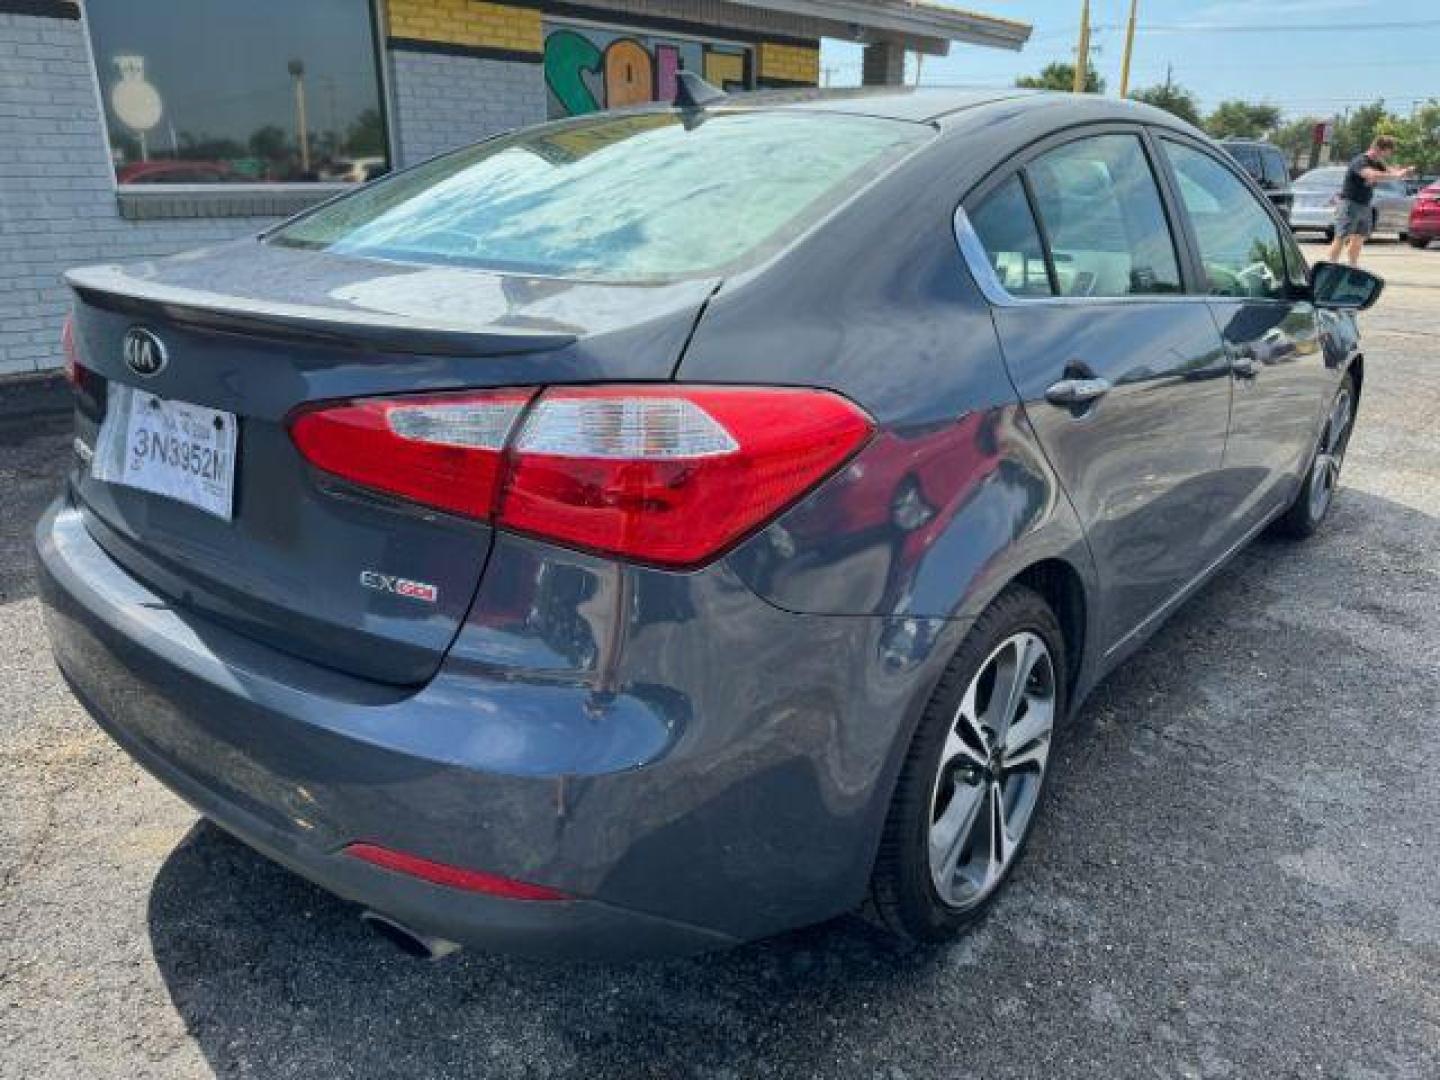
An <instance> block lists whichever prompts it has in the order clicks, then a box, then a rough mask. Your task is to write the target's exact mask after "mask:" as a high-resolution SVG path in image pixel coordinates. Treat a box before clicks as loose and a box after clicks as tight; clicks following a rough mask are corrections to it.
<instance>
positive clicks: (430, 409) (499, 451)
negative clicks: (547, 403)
mask: <svg viewBox="0 0 1440 1080" xmlns="http://www.w3.org/2000/svg"><path fill="white" fill-rule="evenodd" d="M534 396H535V391H533V390H502V391H497V392H494V393H487V394H436V395H430V396H426V397H413V398H388V399H375V400H365V401H352V402H347V403H345V404H343V405H334V406H330V407H328V408H320V409H313V410H309V411H306V412H302V413H300V414H298V415H297V416H296V417H295V418H294V419H293V420H292V421H291V423H290V436H291V438H293V439H294V440H295V445H296V446H298V447H299V448H300V452H301V453H302V454H304V455H305V457H306V458H307V459H308V460H309V461H310V462H311V463H312V464H314V465H316V466H318V467H319V468H321V469H324V470H325V471H326V472H330V473H334V474H335V475H336V476H342V477H344V478H345V479H346V480H350V481H352V482H353V483H356V484H361V485H364V486H365V487H371V488H375V489H377V490H379V491H385V492H389V493H390V494H392V495H399V496H402V497H403V498H407V499H412V500H414V501H415V502H418V503H424V504H425V505H426V506H434V507H438V508H439V509H441V510H449V511H451V512H453V513H456V514H464V515H466V516H468V517H479V518H488V517H489V516H490V515H491V513H492V511H493V510H494V508H495V496H496V493H497V491H498V490H499V480H500V468H501V465H502V464H503V460H504V459H503V451H504V449H505V443H506V441H507V440H508V439H509V437H510V431H511V429H512V428H513V427H514V426H515V421H516V420H518V419H519V418H520V414H521V413H522V412H524V410H525V406H526V405H528V404H529V403H530V399H531V398H532V397H534Z"/></svg>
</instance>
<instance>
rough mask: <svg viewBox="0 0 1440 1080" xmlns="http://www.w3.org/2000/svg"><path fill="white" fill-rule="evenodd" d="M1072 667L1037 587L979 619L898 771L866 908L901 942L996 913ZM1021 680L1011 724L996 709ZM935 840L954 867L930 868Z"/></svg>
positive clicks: (1028, 825) (1035, 809)
mask: <svg viewBox="0 0 1440 1080" xmlns="http://www.w3.org/2000/svg"><path fill="white" fill-rule="evenodd" d="M1067 670H1068V669H1067V667H1066V654H1065V639H1064V636H1063V635H1062V633H1061V630H1060V624H1059V622H1058V621H1057V620H1056V617H1055V613H1054V612H1053V611H1051V610H1050V607H1049V605H1047V604H1046V603H1045V601H1044V600H1042V599H1041V598H1040V596H1039V595H1038V594H1037V593H1035V592H1034V591H1033V590H1031V589H1028V588H1026V587H1024V586H1020V585H1012V586H1010V587H1009V588H1008V589H1006V590H1005V592H1003V593H1002V594H1001V595H1000V596H999V597H998V598H997V599H996V600H995V602H994V603H993V604H991V605H990V607H989V608H987V609H986V610H985V612H984V614H982V615H981V616H980V618H979V619H977V620H976V622H975V625H974V626H973V627H972V628H971V630H970V633H969V634H968V635H966V637H965V640H964V642H962V643H961V645H960V648H959V649H958V650H956V653H955V655H954V657H952V658H951V660H950V663H949V665H948V666H947V667H946V669H945V673H944V674H943V675H942V676H941V678H940V682H939V684H938V685H937V686H936V688H935V691H934V693H933V694H932V695H931V698H930V702H929V704H928V705H927V706H926V708H925V712H924V715H923V716H922V717H921V720H920V724H919V726H918V727H917V728H916V731H915V734H914V736H913V738H912V740H911V743H910V747H909V749H908V751H907V753H906V756H905V762H904V765H903V766H902V767H901V770H900V777H899V780H898V781H897V783H896V787H895V795H894V798H893V799H892V801H891V804H890V810H889V813H888V815H887V817H886V821H885V831H884V834H883V836H882V839H881V843H880V851H879V854H878V855H877V857H876V860H875V867H874V870H873V871H872V873H871V879H870V895H869V898H868V899H867V902H866V906H865V911H866V914H867V915H869V916H870V917H871V918H872V919H874V921H876V922H878V923H880V924H881V925H882V926H884V927H885V928H886V929H888V930H890V931H892V932H893V933H895V934H897V935H899V936H901V937H904V938H909V939H911V940H915V941H941V940H944V939H947V938H950V937H953V936H954V935H955V934H957V933H959V932H960V931H961V930H963V929H964V928H965V927H967V926H969V925H971V924H973V923H974V922H976V921H977V920H978V919H980V918H981V917H982V916H983V915H984V914H985V912H986V911H987V910H988V909H989V907H990V905H991V904H992V903H993V902H994V900H995V897H996V896H997V895H998V894H999V892H1000V889H1001V886H1002V885H1003V884H1004V883H1005V881H1006V880H1007V879H1008V877H1009V875H1010V873H1011V871H1013V870H1014V868H1015V865H1016V864H1017V863H1018V862H1019V860H1020V857H1021V855H1022V854H1023V853H1024V850H1025V846H1026V842H1027V841H1028V840H1029V837H1030V834H1031V832H1032V831H1033V826H1034V823H1035V820H1036V817H1037V815H1038V813H1039V811H1040V809H1041V806H1042V804H1043V796H1044V793H1045V787H1046V783H1045V781H1046V779H1047V777H1048V773H1049V768H1048V766H1049V759H1050V749H1051V746H1052V744H1053V739H1054V732H1055V728H1056V726H1057V725H1058V724H1059V723H1060V721H1061V720H1062V719H1063V718H1064V716H1065V709H1066V705H1067V699H1066V694H1067V688H1066V679H1065V673H1066V671H1067ZM1017 671H1018V672H1020V673H1021V674H1022V676H1025V677H1023V678H1022V680H1021V683H1020V687H1019V689H1020V694H1019V699H1018V702H1017V705H1016V708H1015V710H1014V711H1013V719H1014V720H1015V721H1016V722H1014V723H1010V722H1008V721H1006V720H1004V719H1003V717H1004V714H1005V713H1006V710H1005V709H1004V708H1001V707H998V706H1000V704H1001V702H1002V701H1003V700H1004V699H1006V698H1007V697H1011V695H1009V694H1008V693H1007V691H1009V690H1010V688H1012V687H1014V686H1015V685H1016V682H1015V679H1014V674H1015V673H1016V672H1017ZM1012 700H1014V699H1013V698H1012ZM962 706H963V707H964V708H963V709H962ZM962 715H968V716H969V717H970V718H971V719H970V721H967V720H965V719H962ZM1002 723H1003V724H1004V728H1001V724H1002ZM1006 729H1008V730H1006ZM1002 731H1003V732H1004V734H1003V736H1002V735H1001V732H1002ZM981 762H984V764H981ZM997 793H998V796H999V798H998V801H997V799H996V794H997ZM997 813H998V816H999V820H1000V822H1001V823H1002V827H1001V828H1000V829H998V830H997V829H996V827H995V826H996V823H997ZM963 822H968V823H969V824H968V827H967V826H966V825H964V824H962V823H963ZM962 832H963V833H964V835H962ZM952 836H953V843H946V842H945V841H946V838H947V837H952ZM932 841H933V842H934V846H935V847H936V849H937V851H940V850H943V851H944V852H945V853H946V854H947V856H948V858H939V857H937V861H936V863H935V864H932V854H931V852H932ZM997 847H998V849H999V851H1000V855H999V857H998V861H997V856H996V851H997ZM932 865H933V867H934V868H933V870H932ZM947 867H948V868H949V869H948V874H947V872H946V868H947ZM941 881H944V882H945V883H946V886H945V891H944V892H943V893H942V891H941V889H940V887H939V884H938V883H939V882H941Z"/></svg>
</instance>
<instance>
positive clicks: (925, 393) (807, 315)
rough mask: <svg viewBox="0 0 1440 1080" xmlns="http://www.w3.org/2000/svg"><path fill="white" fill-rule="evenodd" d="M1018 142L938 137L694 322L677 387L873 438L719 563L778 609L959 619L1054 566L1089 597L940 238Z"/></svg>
mask: <svg viewBox="0 0 1440 1080" xmlns="http://www.w3.org/2000/svg"><path fill="white" fill-rule="evenodd" d="M1014 137H1015V136H1014V135H1007V134H1005V133H1004V129H1003V127H1001V126H999V125H990V126H984V127H981V128H980V129H979V131H978V132H977V131H973V130H972V131H971V132H970V133H969V134H967V135H966V136H964V137H963V138H961V137H956V135H955V134H951V133H946V134H942V135H941V136H940V137H938V138H937V139H936V141H935V143H934V144H932V145H931V146H930V147H928V148H927V149H926V150H924V151H922V152H921V153H920V154H918V155H916V156H915V157H912V158H911V159H909V160H908V161H907V162H906V163H905V164H903V165H902V166H901V167H899V168H898V169H897V170H895V171H894V172H892V173H891V174H889V175H888V176H887V177H885V178H883V179H882V180H881V181H879V182H878V183H877V184H875V185H872V186H871V187H870V188H868V189H866V190H865V191H863V192H861V193H860V194H859V195H858V196H856V197H855V198H854V199H853V200H851V201H850V202H849V203H848V204H846V205H845V206H843V207H841V208H840V210H838V211H837V212H836V213H835V214H833V215H831V217H830V218H829V219H828V220H827V221H826V222H824V223H823V224H822V227H820V228H818V229H816V230H814V231H813V232H811V233H810V234H809V235H808V236H807V237H806V238H805V239H803V240H802V241H801V242H800V243H799V244H797V245H796V246H794V247H792V248H791V249H789V250H788V251H787V252H785V253H784V254H782V255H781V256H779V257H778V258H777V259H775V260H773V261H772V262H771V263H769V264H767V265H765V266H762V267H760V268H757V269H756V270H754V271H752V272H751V273H749V274H747V275H745V276H744V277H742V278H739V279H736V280H732V281H730V282H728V283H727V284H726V285H725V286H723V287H722V289H721V290H720V291H719V293H717V295H716V296H715V297H714V298H713V299H712V301H711V303H710V305H709V307H708V309H707V311H706V313H705V315H704V316H703V318H702V319H701V321H700V324H699V326H698V327H697V330H696V333H695V336H694V338H693V339H692V342H691V344H690V347H689V348H688V349H687V351H686V354H685V357H684V359H683V360H682V362H681V365H680V368H679V378H680V379H681V380H683V381H691V382H707V383H760V384H766V383H769V384H775V383H779V384H787V385H800V386H815V387H823V388H826V389H830V390H833V391H835V392H837V393H840V394H843V395H844V396H846V397H848V398H850V399H851V400H853V401H855V402H856V403H857V404H859V405H861V406H862V407H863V408H865V409H866V410H868V411H869V413H870V414H871V415H872V416H873V417H874V418H875V421H876V424H877V433H876V436H875V438H874V439H873V440H872V441H871V442H870V443H869V445H868V446H867V447H866V448H865V449H864V450H863V451H861V453H860V454H859V455H858V456H857V457H855V458H854V459H853V460H852V461H851V462H850V463H849V464H848V465H847V466H846V467H845V468H843V469H842V470H841V471H840V472H839V473H838V474H837V475H835V476H834V477H832V478H831V479H830V480H829V481H828V482H827V483H825V484H824V485H822V486H821V487H820V488H819V489H818V490H816V491H815V492H814V493H812V494H811V495H810V496H809V497H808V498H806V499H805V500H804V501H802V502H801V503H800V504H798V505H797V506H795V507H793V508H792V509H791V510H790V511H789V512H787V513H786V514H784V515H782V517H781V518H780V519H779V520H777V521H776V522H774V523H773V524H772V525H771V526H770V527H769V528H767V529H765V530H763V531H761V532H760V533H759V534H757V535H756V536H754V537H752V538H751V539H750V540H749V541H747V542H746V543H744V544H743V545H741V546H740V547H739V548H738V549H737V550H736V551H734V552H733V553H732V554H731V555H730V556H729V560H728V561H729V564H730V566H731V567H733V569H734V571H735V572H736V574H737V575H738V576H739V577H740V578H741V579H742V580H743V581H745V582H746V583H747V584H748V585H749V586H750V587H751V588H753V589H754V590H755V591H756V592H758V593H759V594H760V595H761V596H763V597H764V598H765V599H767V600H769V601H770V602H771V603H773V604H775V605H776V606H778V607H781V608H784V609H786V610H789V611H794V612H801V613H815V614H830V615H835V614H842V615H873V616H884V617H895V616H904V617H911V618H915V619H921V620H949V619H963V618H968V617H972V616H974V615H975V614H978V613H979V612H980V611H982V610H983V609H984V608H985V606H986V605H987V604H988V603H989V602H990V601H991V600H992V599H993V598H994V597H995V595H997V594H998V592H999V591H1000V590H1001V589H1002V588H1003V587H1004V586H1005V584H1007V583H1008V582H1009V581H1010V580H1011V579H1012V578H1013V577H1014V576H1015V574H1017V573H1019V572H1020V571H1021V570H1023V569H1024V568H1025V567H1027V566H1028V565H1031V564H1032V563H1034V562H1038V561H1040V560H1042V559H1051V558H1058V559H1062V560H1064V561H1066V562H1067V563H1069V564H1070V565H1071V566H1072V567H1073V568H1074V569H1075V570H1076V572H1077V573H1079V574H1080V575H1081V577H1082V579H1083V580H1084V581H1085V582H1086V583H1087V586H1088V585H1090V584H1091V583H1093V580H1094V575H1093V568H1092V566H1091V562H1090V557H1089V552H1088V549H1087V548H1086V545H1085V541H1084V538H1083V536H1082V534H1081V530H1080V528H1079V524H1078V521H1077V519H1076V517H1075V514H1074V511H1073V509H1072V508H1071V506H1070V504H1069V502H1068V500H1067V498H1066V496H1065V494H1064V492H1063V490H1062V489H1061V487H1060V485H1059V483H1058V481H1057V479H1056V477H1055V475H1054V473H1053V472H1052V470H1051V469H1050V467H1049V465H1048V464H1047V462H1046V460H1045V457H1044V455H1043V454H1042V453H1041V452H1040V450H1039V447H1038V445H1037V442H1036V439H1035V436H1034V433H1033V431H1032V430H1031V429H1030V427H1029V424H1028V422H1027V420H1026V419H1025V415H1024V413H1023V410H1022V409H1021V407H1020V402H1019V398H1018V396H1017V394H1016V391H1015V388H1014V386H1013V385H1012V384H1011V382H1010V380H1009V376H1008V375H1007V373H1006V370H1005V366H1004V364H1003V362H1002V359H1001V355H1000V349H999V344H998V339H997V336H996V332H995V326H994V322H993V320H992V317H991V312H990V309H989V307H988V306H987V305H986V303H985V301H984V299H983V297H982V296H981V294H980V292H979V289H978V288H977V286H976V285H975V283H974V281H973V280H972V279H971V278H970V277H969V275H968V272H967V271H966V270H965V267H964V264H963V261H962V259H961V257H960V253H959V249H958V245H957V242H956V240H955V236H954V232H953V228H952V220H953V215H954V211H955V207H956V206H957V205H958V204H959V201H960V198H961V197H962V195H963V194H964V192H965V191H966V190H967V189H968V188H969V186H971V185H972V184H973V183H974V182H975V181H976V180H977V179H979V178H980V177H981V176H983V175H984V173H985V172H986V171H987V170H988V168H989V167H991V166H993V165H994V164H998V163H999V162H1000V161H1001V160H1003V159H1004V158H1005V157H1006V156H1007V154H1008V151H1009V148H1010V147H1012V146H1013V145H1014Z"/></svg>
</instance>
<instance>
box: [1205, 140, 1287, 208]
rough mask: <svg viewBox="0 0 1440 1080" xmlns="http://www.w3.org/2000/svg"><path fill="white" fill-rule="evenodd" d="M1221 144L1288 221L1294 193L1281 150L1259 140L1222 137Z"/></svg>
mask: <svg viewBox="0 0 1440 1080" xmlns="http://www.w3.org/2000/svg"><path fill="white" fill-rule="evenodd" d="M1220 145H1221V146H1223V147H1224V148H1225V149H1226V150H1227V151H1229V153H1230V156H1231V157H1233V158H1234V159H1235V160H1236V161H1238V162H1239V163H1240V166H1241V168H1243V169H1244V170H1245V171H1246V172H1247V173H1249V174H1250V176H1251V178H1252V179H1254V181H1255V182H1256V183H1257V184H1259V185H1260V187H1261V188H1262V189H1263V190H1264V192H1265V194H1266V195H1267V196H1268V197H1269V199H1270V201H1271V202H1272V203H1274V204H1275V209H1277V210H1279V211H1280V213H1281V214H1282V215H1283V216H1284V218H1285V220H1286V221H1289V220H1290V208H1291V207H1292V206H1293V205H1294V204H1295V193H1294V191H1292V190H1291V188H1290V167H1289V166H1288V165H1287V164H1286V162H1285V153H1284V151H1282V150H1281V149H1280V148H1279V147H1278V146H1274V145H1272V144H1270V143H1267V142H1262V141H1261V140H1259V139H1225V140H1223V141H1222V142H1221V143H1220Z"/></svg>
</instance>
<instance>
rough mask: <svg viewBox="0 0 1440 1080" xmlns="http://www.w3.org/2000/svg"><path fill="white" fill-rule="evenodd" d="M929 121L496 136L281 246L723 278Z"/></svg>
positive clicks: (592, 122) (582, 128) (920, 138)
mask: <svg viewBox="0 0 1440 1080" xmlns="http://www.w3.org/2000/svg"><path fill="white" fill-rule="evenodd" d="M933 134H934V132H933V130H932V129H930V128H928V127H925V126H923V125H919V124H911V123H904V122H901V121H896V120H882V119H874V118H870V117H859V116H837V115H835V114H833V113H830V114H821V113H808V114H807V113H802V112H707V113H701V114H696V115H692V116H685V115H684V114H682V113H679V112H674V111H667V112H646V113H633V114H628V115H610V116H605V117H600V118H592V119H587V120H580V121H575V122H569V123H563V124H552V125H548V126H546V127H543V128H536V129H532V130H530V131H525V132H521V133H518V134H516V135H512V136H506V137H503V138H499V139H492V140H490V141H488V142H484V143H480V144H478V145H476V146H473V147H469V148H467V149H464V150H460V151H457V152H455V153H453V154H448V155H446V156H444V157H441V158H437V159H436V160H434V161H430V162H427V163H425V164H423V165H420V166H418V167H417V168H414V169H410V170H407V171H406V172H403V173H399V174H397V175H395V176H393V177H390V178H387V179H385V180H382V181H380V182H379V183H376V184H373V185H371V186H369V187H366V188H364V189H362V190H360V191H357V192H355V193H354V194H352V195H347V196H345V197H344V198H341V199H339V200H337V201H335V202H333V203H330V204H328V205H326V206H324V207H322V208H321V209H319V210H317V211H315V212H313V213H311V214H309V215H307V216H305V217H302V218H300V219H298V220H296V221H294V222H292V223H291V224H290V225H288V226H285V227H284V228H282V229H280V230H278V231H276V232H275V233H272V234H271V236H270V240H271V242H273V243H277V244H284V245H287V246H291V247H305V248H315V249H321V250H326V251H331V252H335V253H337V254H346V255H360V256H368V257H375V258H386V259H396V260H402V261H407V262H420V263H439V264H446V265H459V266H473V267H480V268H485V269H491V270H498V271H502V272H504V271H508V272H515V273H527V274H542V275H547V276H556V277H569V278H587V279H599V280H607V281H636V282H644V281H657V280H670V279H674V278H681V277H696V276H709V275H713V274H715V273H717V272H719V271H722V270H724V269H726V268H729V267H731V266H732V265H733V264H735V263H738V262H740V261H742V260H744V261H748V260H750V259H753V258H758V257H760V256H762V255H764V254H766V253H768V252H769V251H773V250H775V249H776V248H778V247H779V246H781V245H783V244H784V243H786V242H788V241H789V240H790V239H792V238H793V237H794V236H795V235H797V234H798V233H799V232H800V231H801V230H802V229H804V228H805V227H806V226H808V225H809V224H811V223H812V222H813V221H814V220H815V219H816V218H817V217H818V216H819V215H821V214H822V213H824V212H825V211H826V210H827V209H829V208H830V207H832V206H834V205H835V204H837V203H838V202H839V201H840V200H841V199H843V198H844V197H845V196H846V195H847V194H849V193H850V192H851V191H853V190H854V189H855V188H856V187H857V186H859V185H860V184H861V183H863V182H865V181H866V180H868V179H870V178H871V177H873V176H874V175H876V174H877V173H878V172H879V171H880V170H881V169H883V168H884V167H886V166H887V165H888V164H890V163H892V162H893V161H894V160H896V159H897V158H898V157H899V156H901V155H903V154H904V153H906V152H907V151H909V150H911V149H913V148H914V147H916V146H918V145H919V144H921V143H922V142H924V141H926V140H928V139H929V138H930V137H931V136H933Z"/></svg>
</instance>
